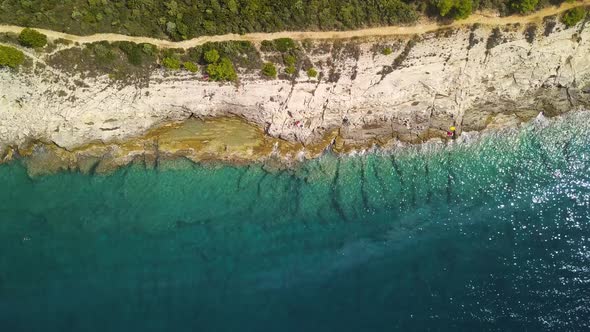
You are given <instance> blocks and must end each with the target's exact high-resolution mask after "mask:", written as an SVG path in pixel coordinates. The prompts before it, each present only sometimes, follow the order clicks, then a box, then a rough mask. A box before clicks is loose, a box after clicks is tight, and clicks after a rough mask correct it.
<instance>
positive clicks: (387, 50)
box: [381, 47, 393, 55]
mask: <svg viewBox="0 0 590 332" xmlns="http://www.w3.org/2000/svg"><path fill="white" fill-rule="evenodd" d="M381 53H383V55H390V54H391V53H393V50H392V49H391V47H386V48H384V49H383V51H381Z"/></svg>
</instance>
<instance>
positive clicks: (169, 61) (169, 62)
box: [162, 57, 180, 70]
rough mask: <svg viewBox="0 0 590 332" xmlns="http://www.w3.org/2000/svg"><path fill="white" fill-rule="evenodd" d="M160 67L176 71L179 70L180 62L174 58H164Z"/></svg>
mask: <svg viewBox="0 0 590 332" xmlns="http://www.w3.org/2000/svg"><path fill="white" fill-rule="evenodd" d="M162 65H163V66H164V67H166V68H168V69H172V70H178V69H180V60H178V59H177V58H174V57H166V58H164V60H162Z"/></svg>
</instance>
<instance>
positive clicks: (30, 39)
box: [18, 28, 47, 48]
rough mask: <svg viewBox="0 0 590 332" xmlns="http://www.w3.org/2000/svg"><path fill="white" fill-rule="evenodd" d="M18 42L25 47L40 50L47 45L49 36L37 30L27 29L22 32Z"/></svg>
mask: <svg viewBox="0 0 590 332" xmlns="http://www.w3.org/2000/svg"><path fill="white" fill-rule="evenodd" d="M18 41H19V43H20V44H21V45H23V46H26V47H34V48H38V47H43V46H45V45H47V36H46V35H44V34H42V33H40V32H39V31H37V30H33V29H29V28H25V29H23V30H22V31H21V32H20V34H19V36H18Z"/></svg>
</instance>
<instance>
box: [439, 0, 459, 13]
mask: <svg viewBox="0 0 590 332" xmlns="http://www.w3.org/2000/svg"><path fill="white" fill-rule="evenodd" d="M434 5H435V6H436V8H437V9H438V14H439V15H440V16H442V17H445V16H447V14H448V13H450V12H451V9H453V7H454V6H455V2H454V1H453V0H437V1H436V2H435V3H434Z"/></svg>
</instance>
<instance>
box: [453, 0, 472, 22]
mask: <svg viewBox="0 0 590 332" xmlns="http://www.w3.org/2000/svg"><path fill="white" fill-rule="evenodd" d="M472 10H473V1H472V0H457V1H456V2H455V11H454V14H453V17H454V18H455V19H456V20H462V19H466V18H467V17H469V15H471V11H472Z"/></svg>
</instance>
